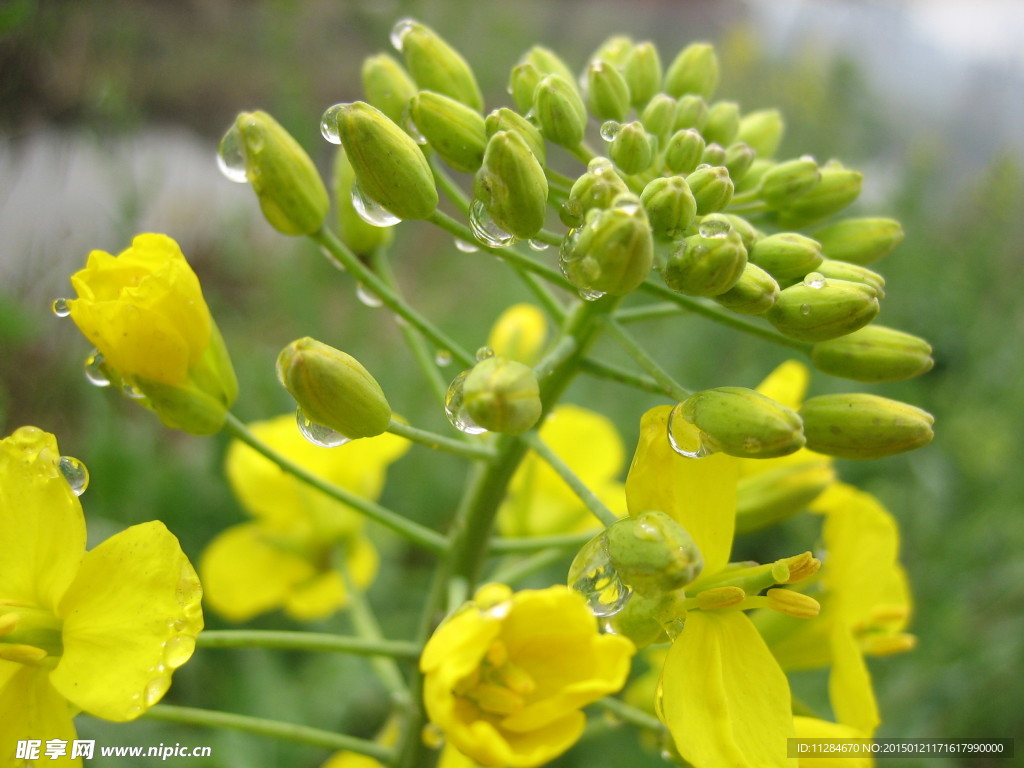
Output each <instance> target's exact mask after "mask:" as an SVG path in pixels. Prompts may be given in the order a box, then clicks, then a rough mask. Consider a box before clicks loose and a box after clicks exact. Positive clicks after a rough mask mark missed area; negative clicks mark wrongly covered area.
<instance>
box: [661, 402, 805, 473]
mask: <svg viewBox="0 0 1024 768" xmlns="http://www.w3.org/2000/svg"><path fill="white" fill-rule="evenodd" d="M679 407H680V413H681V414H682V416H683V417H684V418H685V419H686V420H687V421H689V422H690V423H692V424H694V425H695V426H696V427H697V428H698V429H699V430H700V431H701V433H702V435H701V440H702V442H703V443H704V445H706V446H707V447H708V448H711V449H713V450H718V451H722V452H724V453H728V454H729V455H731V456H740V457H742V458H748V459H770V458H774V457H776V456H785V455H787V454H790V453H793V452H795V451H798V450H800V449H801V448H803V446H804V442H805V440H804V432H803V425H802V424H801V422H800V417H799V416H797V414H796V413H795V412H794V411H793V410H791V409H790V408H787V407H786V406H784V405H782V404H781V403H777V402H775V401H774V400H772V399H771V398H768V397H765V396H764V395H762V394H760V393H759V392H755V391H754V390H752V389H746V388H745V387H717V388H715V389H706V390H703V391H701V392H697V393H696V394H694V395H691V396H690V397H688V398H687V399H686V400H684V401H683V402H682V403H681V404H680V406H679Z"/></svg>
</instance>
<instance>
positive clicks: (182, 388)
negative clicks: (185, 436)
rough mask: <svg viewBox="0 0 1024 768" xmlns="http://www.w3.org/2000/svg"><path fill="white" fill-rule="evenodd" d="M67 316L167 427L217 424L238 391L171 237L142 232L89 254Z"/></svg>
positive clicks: (209, 428) (205, 429) (203, 430)
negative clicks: (115, 250) (119, 248)
mask: <svg viewBox="0 0 1024 768" xmlns="http://www.w3.org/2000/svg"><path fill="white" fill-rule="evenodd" d="M71 284H72V286H74V289H75V291H76V293H77V294H78V298H77V299H72V300H70V301H68V308H69V310H70V313H71V318H72V319H73V320H74V321H75V324H76V325H77V326H78V327H79V329H80V330H81V331H82V333H83V334H85V337H86V338H87V339H89V341H91V342H92V343H93V345H95V347H96V349H97V350H98V351H99V354H100V355H102V358H103V360H104V368H105V370H106V371H108V372H109V373H110V374H111V378H112V380H114V382H115V383H118V384H120V385H122V386H124V387H125V388H126V389H128V390H129V391H131V392H133V393H135V394H137V395H138V396H140V399H141V400H142V402H143V404H144V405H147V406H148V407H150V408H152V409H153V410H154V411H155V412H156V413H157V415H158V416H159V417H160V420H161V421H163V423H164V424H166V425H167V426H169V427H173V428H176V429H183V430H185V431H187V432H193V433H195V434H210V433H213V432H216V431H217V430H218V429H220V427H221V426H222V425H223V423H224V417H225V414H226V412H227V409H228V408H229V407H230V406H231V404H232V403H233V402H234V400H235V398H236V397H237V395H238V383H237V381H236V379H235V373H234V370H233V369H232V367H231V361H230V359H229V358H228V353H227V350H226V348H225V347H224V341H223V340H222V339H221V336H220V332H219V331H218V330H217V326H216V324H215V323H214V322H213V319H212V318H211V316H210V310H209V309H208V308H207V306H206V302H205V301H204V300H203V293H202V290H201V289H200V287H199V280H198V278H197V277H196V275H195V273H194V272H193V271H192V268H191V267H190V266H189V265H188V262H187V261H185V257H184V256H183V255H182V252H181V249H180V248H179V247H178V244H177V243H176V242H174V241H173V240H172V239H171V238H169V237H167V236H166V235H158V234H143V235H138V236H136V237H135V238H134V240H132V245H131V247H130V248H128V249H127V250H125V251H124V252H122V253H121V254H120V255H118V256H116V257H115V256H112V255H111V254H109V253H105V252H103V251H93V252H92V253H90V254H89V259H88V261H87V262H86V266H85V269H83V270H80V271H79V272H76V273H75V274H74V275H72V276H71Z"/></svg>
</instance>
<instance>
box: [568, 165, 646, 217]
mask: <svg viewBox="0 0 1024 768" xmlns="http://www.w3.org/2000/svg"><path fill="white" fill-rule="evenodd" d="M628 193H629V187H627V186H626V182H624V181H623V180H622V177H620V176H619V174H617V173H616V172H615V169H614V168H612V164H611V163H610V162H608V160H607V159H606V158H595V159H593V160H591V161H590V164H589V165H588V166H587V172H586V173H584V174H583V175H582V176H580V177H579V178H578V179H576V181H575V183H574V184H573V185H572V189H571V190H569V197H568V199H567V200H566V204H565V205H564V206H562V210H561V216H562V221H563V223H564V224H565V225H566V226H568V227H578V226H580V225H581V224H583V221H584V219H585V217H586V215H587V213H588V212H589V211H592V210H594V209H595V208H599V209H604V208H611V206H612V203H613V202H614V201H615V199H616V198H617V197H619V195H624V194H628Z"/></svg>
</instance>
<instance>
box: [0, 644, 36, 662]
mask: <svg viewBox="0 0 1024 768" xmlns="http://www.w3.org/2000/svg"><path fill="white" fill-rule="evenodd" d="M46 655H47V654H46V651H44V650H43V649H42V648H36V647H35V646H34V645H13V644H12V645H0V659H4V660H5V661H14V662H18V663H19V664H35V663H37V662H40V661H42V660H43V659H45V658H46Z"/></svg>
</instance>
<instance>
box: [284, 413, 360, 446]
mask: <svg viewBox="0 0 1024 768" xmlns="http://www.w3.org/2000/svg"><path fill="white" fill-rule="evenodd" d="M295 423H296V424H298V425H299V432H301V433H302V436H303V437H304V438H306V439H307V440H309V442H311V443H312V444H313V445H319V446H320V447H321V448H337V447H338V446H339V445H344V444H345V443H347V442H349V439H350V438H347V437H345V435H343V434H341V433H340V432H335V431H334V430H333V429H331V428H330V427H325V426H324V425H323V424H317V423H316V422H315V421H311V420H310V419H307V418H306V414H304V413H303V412H302V409H301V408H296V409H295Z"/></svg>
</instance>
